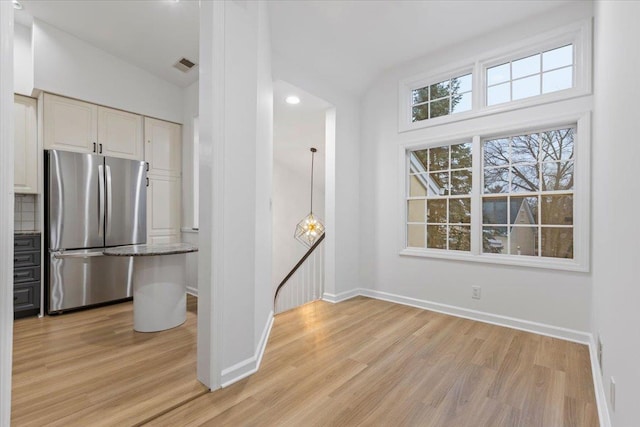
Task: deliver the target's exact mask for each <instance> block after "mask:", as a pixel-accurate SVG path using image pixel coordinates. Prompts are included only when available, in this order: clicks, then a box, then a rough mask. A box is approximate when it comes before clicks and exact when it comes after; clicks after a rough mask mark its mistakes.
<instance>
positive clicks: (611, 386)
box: [609, 377, 616, 411]
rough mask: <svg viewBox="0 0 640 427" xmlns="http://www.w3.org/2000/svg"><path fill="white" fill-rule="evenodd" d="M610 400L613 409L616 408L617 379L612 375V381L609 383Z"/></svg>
mask: <svg viewBox="0 0 640 427" xmlns="http://www.w3.org/2000/svg"><path fill="white" fill-rule="evenodd" d="M609 400H610V401H611V410H612V411H615V410H616V380H614V379H613V377H611V383H610V384H609Z"/></svg>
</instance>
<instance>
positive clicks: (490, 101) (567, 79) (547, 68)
mask: <svg viewBox="0 0 640 427" xmlns="http://www.w3.org/2000/svg"><path fill="white" fill-rule="evenodd" d="M574 65H575V64H574V45H573V44H567V45H564V46H561V47H557V48H554V49H550V50H545V51H541V52H539V53H536V54H534V55H529V56H527V57H524V58H519V59H516V60H513V61H509V62H505V63H503V64H499V65H495V66H493V67H489V68H487V69H486V97H487V98H486V105H487V106H492V105H497V104H503V103H506V102H510V101H516V100H518V99H525V98H530V97H533V96H538V95H542V94H546V93H552V92H557V91H560V90H564V89H571V88H573V87H574V85H575V81H574V80H575V79H574Z"/></svg>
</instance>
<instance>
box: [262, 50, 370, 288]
mask: <svg viewBox="0 0 640 427" xmlns="http://www.w3.org/2000/svg"><path fill="white" fill-rule="evenodd" d="M273 76H274V79H275V80H284V81H286V82H287V83H290V84H292V85H294V86H297V87H299V88H301V89H303V90H304V91H306V92H308V93H311V94H313V95H314V96H317V97H319V98H321V99H323V100H325V101H327V102H328V103H330V104H332V105H333V106H334V107H335V120H334V119H333V117H334V115H333V113H332V112H331V111H329V113H328V115H329V122H330V123H335V131H334V132H333V133H334V135H335V143H334V142H333V141H332V140H333V136H332V135H330V134H331V131H329V132H327V145H326V148H325V150H326V152H325V155H326V162H327V163H326V164H327V166H326V169H325V173H326V176H325V218H324V220H325V227H326V236H327V237H326V238H325V241H324V246H325V248H324V250H325V252H324V253H325V274H326V276H325V297H327V298H330V299H331V298H334V297H335V296H336V295H338V294H342V293H345V292H348V291H351V290H353V289H356V288H358V287H359V285H360V278H359V271H358V265H359V263H360V258H359V251H360V248H359V238H358V234H359V232H360V231H359V222H360V217H361V215H360V210H359V199H360V182H359V169H360V156H361V152H360V105H359V101H358V97H357V95H355V94H351V93H348V92H346V91H343V90H340V89H338V88H335V87H333V86H332V85H331V84H328V83H326V82H324V81H323V80H322V79H321V78H318V77H317V75H316V73H315V72H314V70H306V69H302V68H300V67H299V66H298V65H297V64H296V61H295V58H284V57H282V56H280V55H276V54H274V56H273Z"/></svg>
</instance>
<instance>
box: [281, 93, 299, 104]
mask: <svg viewBox="0 0 640 427" xmlns="http://www.w3.org/2000/svg"><path fill="white" fill-rule="evenodd" d="M284 101H285V102H286V103H287V104H291V105H296V104H300V98H298V97H297V96H295V95H290V96H287V97H286V98H285V99H284Z"/></svg>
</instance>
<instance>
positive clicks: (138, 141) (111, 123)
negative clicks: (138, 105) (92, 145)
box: [98, 107, 144, 160]
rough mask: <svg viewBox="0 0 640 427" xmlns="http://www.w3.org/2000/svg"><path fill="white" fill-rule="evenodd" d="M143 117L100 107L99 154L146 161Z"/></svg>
mask: <svg viewBox="0 0 640 427" xmlns="http://www.w3.org/2000/svg"><path fill="white" fill-rule="evenodd" d="M142 141H143V139H142V116H139V115H138V114H133V113H127V112H126V111H120V110H114V109H112V108H107V107H98V152H99V153H100V151H102V152H101V154H103V155H105V156H112V157H120V158H123V159H132V160H142V159H144V153H143V151H144V144H143V142H142Z"/></svg>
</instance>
